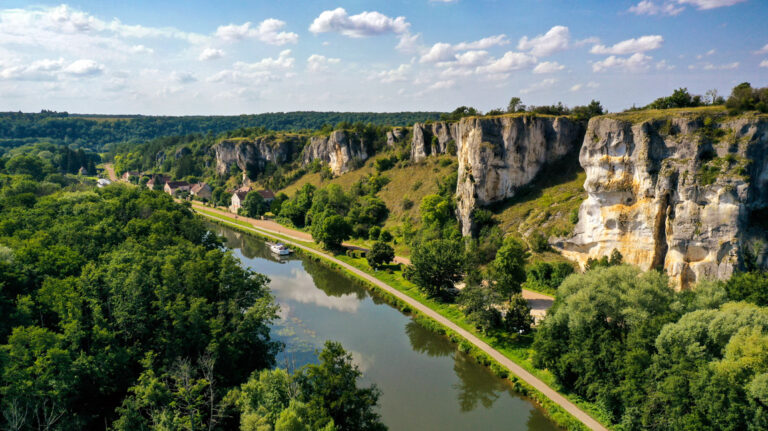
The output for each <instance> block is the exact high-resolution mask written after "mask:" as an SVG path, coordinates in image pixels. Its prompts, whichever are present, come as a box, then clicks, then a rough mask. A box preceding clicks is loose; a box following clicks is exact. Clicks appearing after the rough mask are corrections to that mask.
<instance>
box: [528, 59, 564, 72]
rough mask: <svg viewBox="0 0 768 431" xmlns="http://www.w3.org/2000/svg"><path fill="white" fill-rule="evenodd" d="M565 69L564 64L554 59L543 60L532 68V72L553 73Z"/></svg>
mask: <svg viewBox="0 0 768 431" xmlns="http://www.w3.org/2000/svg"><path fill="white" fill-rule="evenodd" d="M563 69H565V66H563V65H562V64H560V63H558V62H556V61H543V62H541V63H539V64H537V65H536V67H534V68H533V73H555V72H557V71H559V70H563Z"/></svg>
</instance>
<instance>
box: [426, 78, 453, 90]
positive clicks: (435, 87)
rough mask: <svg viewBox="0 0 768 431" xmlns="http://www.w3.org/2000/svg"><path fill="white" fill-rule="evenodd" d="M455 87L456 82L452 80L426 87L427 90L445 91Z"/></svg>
mask: <svg viewBox="0 0 768 431" xmlns="http://www.w3.org/2000/svg"><path fill="white" fill-rule="evenodd" d="M455 85H456V81H453V80H446V81H437V82H435V83H434V84H432V85H430V86H429V87H427V89H428V90H446V89H448V88H453V87H454V86H455Z"/></svg>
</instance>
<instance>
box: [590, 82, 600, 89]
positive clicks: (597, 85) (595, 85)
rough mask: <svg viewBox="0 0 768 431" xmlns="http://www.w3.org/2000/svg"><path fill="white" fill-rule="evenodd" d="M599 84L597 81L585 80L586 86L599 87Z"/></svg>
mask: <svg viewBox="0 0 768 431" xmlns="http://www.w3.org/2000/svg"><path fill="white" fill-rule="evenodd" d="M599 86H600V84H598V83H597V82H595V81H589V82H587V88H597V87H599Z"/></svg>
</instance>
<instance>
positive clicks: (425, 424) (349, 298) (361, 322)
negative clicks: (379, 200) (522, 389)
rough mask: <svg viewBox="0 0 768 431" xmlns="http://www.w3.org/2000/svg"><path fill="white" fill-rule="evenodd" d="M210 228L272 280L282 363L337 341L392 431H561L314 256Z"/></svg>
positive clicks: (309, 358)
mask: <svg viewBox="0 0 768 431" xmlns="http://www.w3.org/2000/svg"><path fill="white" fill-rule="evenodd" d="M210 228H211V230H213V231H214V232H216V233H218V234H219V235H221V236H223V237H225V238H226V239H227V242H226V245H227V247H229V248H231V249H232V250H233V252H234V253H235V255H236V256H237V257H239V258H240V260H241V261H242V263H243V265H245V266H246V267H248V268H250V269H252V270H254V271H256V272H259V273H262V274H265V275H267V276H268V277H269V278H270V280H271V283H270V287H271V289H272V293H273V295H274V296H275V298H276V300H277V302H278V303H279V304H280V307H281V311H280V319H279V320H278V321H277V322H275V324H274V326H273V329H272V333H273V336H274V337H275V338H277V339H278V340H280V341H282V342H283V343H285V350H284V351H283V352H282V353H281V354H280V355H279V356H278V365H279V366H281V367H287V368H298V367H300V366H301V365H303V364H306V363H308V362H314V361H316V357H315V350H316V349H319V348H321V347H322V345H323V343H324V342H325V340H335V341H339V342H341V343H342V345H343V346H344V348H345V349H346V350H347V351H348V352H350V353H351V354H352V356H353V358H354V361H355V363H356V364H357V365H358V366H359V367H360V370H361V371H362V372H363V382H362V384H365V385H368V384H371V383H375V384H376V385H377V386H378V387H379V389H381V391H382V395H381V398H380V399H379V403H380V405H381V409H380V413H381V415H382V419H383V421H384V422H385V423H386V424H387V426H389V428H390V429H391V430H445V431H448V430H530V431H544V430H557V429H559V428H558V427H557V426H556V425H554V424H553V423H552V422H551V421H550V420H549V419H547V417H546V416H544V414H543V412H542V411H541V409H540V408H538V407H537V406H535V405H534V404H532V402H531V401H530V400H529V399H527V398H525V397H523V396H521V395H520V394H518V393H516V392H515V391H514V390H513V389H512V387H511V385H510V384H509V382H508V381H506V380H504V379H500V378H498V377H497V376H496V375H494V374H493V373H491V371H490V370H488V369H487V368H486V367H483V366H481V365H480V364H478V363H477V362H476V361H475V360H474V359H473V358H472V357H470V356H468V355H466V354H464V353H461V352H460V351H458V350H457V348H456V345H454V344H452V343H451V342H450V341H449V340H448V339H447V338H446V337H445V336H440V335H437V334H435V333H433V332H430V331H428V330H426V329H424V328H423V327H422V326H420V325H418V324H417V323H415V322H414V321H413V320H412V319H411V318H410V317H409V316H407V315H405V314H403V313H402V312H400V311H399V310H397V309H395V308H393V307H390V306H389V305H387V304H386V303H384V302H383V301H382V300H381V299H380V298H378V297H377V296H376V295H375V294H374V293H371V292H369V291H368V290H366V289H365V288H364V287H363V286H362V285H360V284H358V283H356V282H354V281H352V280H350V279H349V278H347V277H345V276H343V275H341V274H340V273H338V272H337V271H335V270H332V269H329V268H327V267H325V266H323V265H322V264H320V263H317V262H314V261H312V260H310V259H306V258H299V257H290V258H278V257H277V256H275V255H273V254H272V253H271V252H270V251H269V248H268V247H267V246H266V245H265V243H264V241H262V240H260V239H258V238H255V237H253V236H250V235H245V234H243V233H240V232H238V231H235V230H232V229H229V228H226V227H222V226H218V225H214V224H210Z"/></svg>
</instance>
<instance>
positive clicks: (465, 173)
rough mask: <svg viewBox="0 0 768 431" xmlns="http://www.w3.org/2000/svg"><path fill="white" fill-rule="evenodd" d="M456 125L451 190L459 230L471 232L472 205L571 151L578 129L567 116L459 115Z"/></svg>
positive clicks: (512, 189)
mask: <svg viewBox="0 0 768 431" xmlns="http://www.w3.org/2000/svg"><path fill="white" fill-rule="evenodd" d="M414 129H415V127H414ZM457 129H458V130H457V132H456V134H455V136H457V137H458V139H457V141H456V142H457V144H458V157H459V178H458V183H457V186H456V195H457V207H458V217H459V221H460V223H461V230H462V233H463V234H464V235H469V234H471V233H472V228H473V227H472V211H473V210H474V209H475V207H476V206H482V205H488V204H490V203H493V202H498V201H501V200H504V199H507V198H510V197H512V196H514V195H515V193H516V192H517V190H519V189H520V188H521V187H524V186H526V185H528V184H529V183H530V182H531V181H532V180H533V179H534V178H535V177H536V174H538V173H539V172H540V171H541V169H542V168H543V167H544V166H545V165H547V164H548V163H553V162H556V161H558V160H559V159H561V158H563V157H564V156H566V155H568V154H573V155H574V156H575V152H576V149H577V148H578V146H579V143H580V142H581V137H582V134H581V133H582V131H583V127H582V126H580V125H579V124H578V123H576V122H574V121H571V120H569V119H568V118H566V117H536V116H528V115H518V116H502V117H491V118H476V117H470V118H464V119H462V120H461V122H460V123H459V124H458V127H457ZM414 136H415V133H414Z"/></svg>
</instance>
